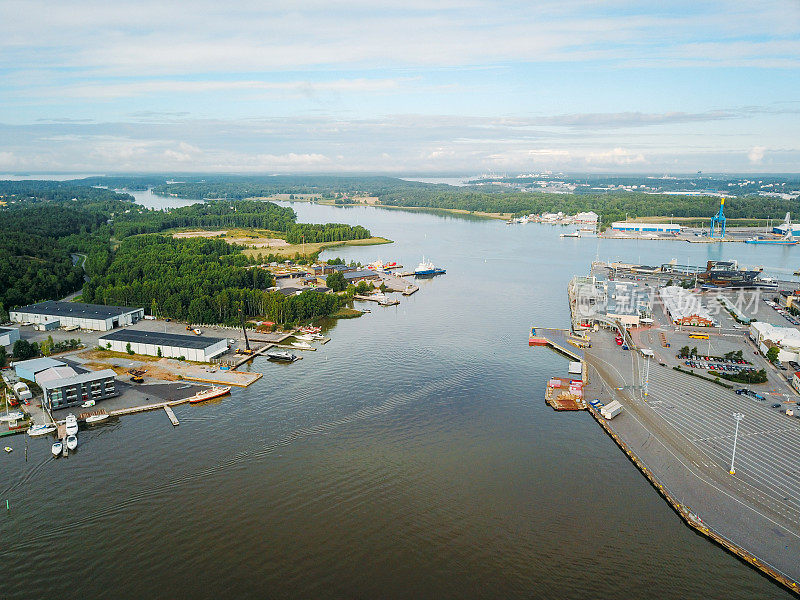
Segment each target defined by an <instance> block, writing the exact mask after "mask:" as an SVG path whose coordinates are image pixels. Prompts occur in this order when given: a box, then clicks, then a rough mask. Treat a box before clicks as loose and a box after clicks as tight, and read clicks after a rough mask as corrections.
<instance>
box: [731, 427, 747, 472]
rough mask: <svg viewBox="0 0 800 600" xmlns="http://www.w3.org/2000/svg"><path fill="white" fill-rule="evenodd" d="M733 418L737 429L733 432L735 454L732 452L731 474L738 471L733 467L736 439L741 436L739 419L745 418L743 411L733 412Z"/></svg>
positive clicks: (734, 451) (734, 450)
mask: <svg viewBox="0 0 800 600" xmlns="http://www.w3.org/2000/svg"><path fill="white" fill-rule="evenodd" d="M733 418H734V419H735V420H736V430H735V431H734V433H733V454H731V470H730V471H728V473H730V474H731V475H734V474H735V473H736V469H734V468H733V459H734V458H736V439H737V438H738V437H739V421H741V420H742V419H744V415H743V414H742V413H733Z"/></svg>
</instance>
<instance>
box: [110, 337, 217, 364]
mask: <svg viewBox="0 0 800 600" xmlns="http://www.w3.org/2000/svg"><path fill="white" fill-rule="evenodd" d="M97 343H98V344H99V345H100V346H102V347H103V348H108V349H110V350H114V351H115V352H127V351H128V344H130V349H131V351H132V352H134V353H135V354H145V355H148V356H158V355H159V351H160V354H161V356H164V357H168V358H179V357H183V358H185V359H186V360H193V361H196V362H208V361H210V360H211V359H212V358H214V357H215V356H219V355H220V354H222V353H223V352H225V351H227V349H228V340H226V339H224V338H213V337H201V336H195V335H183V334H179V333H161V332H158V331H139V330H136V329H120V330H118V331H113V332H111V333H107V334H105V335H103V336H101V337H100V339H99V340H97Z"/></svg>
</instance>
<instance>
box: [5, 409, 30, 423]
mask: <svg viewBox="0 0 800 600" xmlns="http://www.w3.org/2000/svg"><path fill="white" fill-rule="evenodd" d="M24 418H25V415H24V414H23V413H22V412H20V411H14V412H12V413H8V414H7V415H0V422H7V423H11V422H13V421H21V420H22V419H24Z"/></svg>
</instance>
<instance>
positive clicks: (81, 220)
mask: <svg viewBox="0 0 800 600" xmlns="http://www.w3.org/2000/svg"><path fill="white" fill-rule="evenodd" d="M105 223H106V217H105V216H104V215H102V214H101V213H98V212H95V211H91V210H86V209H84V208H81V207H79V206H73V205H72V202H70V204H69V205H66V206H57V205H49V204H39V203H33V204H31V205H26V207H25V208H22V209H17V210H3V211H2V212H0V304H2V306H3V307H5V308H11V307H15V306H19V305H24V304H29V303H32V302H37V301H39V300H47V299H53V298H61V297H63V296H66V295H67V294H69V293H71V292H74V291H77V290H79V289H80V288H81V286H82V285H83V271H82V269H81V267H80V266H75V265H73V261H72V257H71V256H70V251H74V250H75V248H74V247H73V246H74V244H71V243H70V242H69V240H70V239H71V238H75V239H81V238H86V239H88V238H89V237H90V236H91V235H92V232H94V231H96V230H98V229H99V228H101V227H103V226H104V225H105ZM106 245H107V244H106ZM0 312H3V311H2V310H0Z"/></svg>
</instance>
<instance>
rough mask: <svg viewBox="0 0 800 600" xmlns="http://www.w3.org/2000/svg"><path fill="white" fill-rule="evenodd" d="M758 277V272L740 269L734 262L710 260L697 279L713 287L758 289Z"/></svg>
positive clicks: (759, 273)
mask: <svg viewBox="0 0 800 600" xmlns="http://www.w3.org/2000/svg"><path fill="white" fill-rule="evenodd" d="M759 275H761V272H760V271H754V270H745V269H740V268H739V265H738V263H737V262H736V261H721V260H718V261H714V260H710V261H708V263H707V265H706V270H705V272H700V273H698V274H697V278H698V279H700V280H702V281H703V283H704V284H705V285H710V286H715V287H759V286H760V285H762V284H761V283H760V282H759V281H758V277H759Z"/></svg>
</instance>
